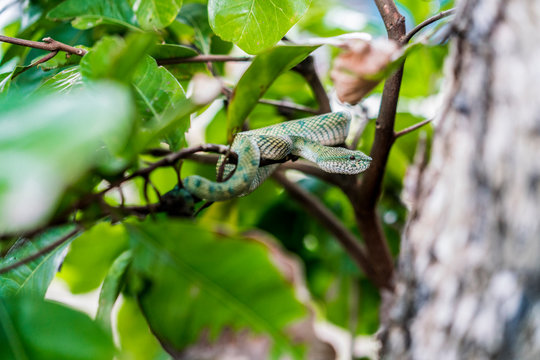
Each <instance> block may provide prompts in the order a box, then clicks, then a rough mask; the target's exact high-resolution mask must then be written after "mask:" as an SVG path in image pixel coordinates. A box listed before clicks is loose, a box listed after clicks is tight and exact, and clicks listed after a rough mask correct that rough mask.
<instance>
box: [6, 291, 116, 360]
mask: <svg viewBox="0 0 540 360" xmlns="http://www.w3.org/2000/svg"><path fill="white" fill-rule="evenodd" d="M114 353H115V350H114V346H113V342H112V339H111V338H110V336H108V335H107V333H106V332H105V331H104V330H103V329H101V327H100V326H98V325H97V324H96V323H95V322H94V321H92V320H91V319H90V318H89V317H88V315H86V314H83V313H80V312H78V311H75V310H73V309H70V308H68V307H65V306H62V305H60V304H57V303H53V302H49V301H43V300H38V299H35V298H26V297H21V296H17V297H9V298H1V297H0V358H1V359H3V360H12V359H13V360H15V359H16V360H21V359H55V360H64V359H65V360H85V359H88V360H95V359H101V360H106V359H112V358H113V356H114Z"/></svg>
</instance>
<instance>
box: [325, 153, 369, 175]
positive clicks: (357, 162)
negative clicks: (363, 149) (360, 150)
mask: <svg viewBox="0 0 540 360" xmlns="http://www.w3.org/2000/svg"><path fill="white" fill-rule="evenodd" d="M353 157H354V159H352V158H353ZM370 162H371V158H370V157H369V156H366V155H364V154H362V155H361V156H358V155H356V154H355V155H349V156H348V157H347V159H346V160H344V159H341V160H329V161H321V162H319V163H318V164H319V167H320V168H321V169H322V170H324V171H326V172H329V173H334V174H346V175H356V174H359V173H361V172H362V171H365V170H366V169H367V168H368V167H369V164H370Z"/></svg>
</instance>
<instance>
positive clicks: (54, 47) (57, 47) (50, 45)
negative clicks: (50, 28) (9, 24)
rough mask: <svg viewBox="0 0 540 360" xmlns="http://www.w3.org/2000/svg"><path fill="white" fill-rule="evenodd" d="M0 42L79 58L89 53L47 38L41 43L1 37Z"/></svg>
mask: <svg viewBox="0 0 540 360" xmlns="http://www.w3.org/2000/svg"><path fill="white" fill-rule="evenodd" d="M0 41H2V42H6V43H10V44H14V45H21V46H26V47H31V48H34V49H41V50H47V51H56V52H58V51H63V52H66V53H68V54H73V55H78V56H83V55H84V54H86V53H87V51H86V50H84V49H79V48H76V47H73V46H69V45H66V44H64V43H61V42H59V41H56V40H54V39H52V38H50V37H46V38H44V39H43V42H39V41H31V40H24V39H17V38H12V37H9V36H4V35H0Z"/></svg>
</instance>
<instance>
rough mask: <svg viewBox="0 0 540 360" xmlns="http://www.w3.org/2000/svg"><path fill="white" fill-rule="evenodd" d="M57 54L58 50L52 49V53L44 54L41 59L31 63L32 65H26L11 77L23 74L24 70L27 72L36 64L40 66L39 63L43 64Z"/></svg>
mask: <svg viewBox="0 0 540 360" xmlns="http://www.w3.org/2000/svg"><path fill="white" fill-rule="evenodd" d="M57 54H58V50H56V51H51V52H50V53H48V54H47V55H45V56H43V57H42V58H40V59H39V60H36V61H34V62H33V63H31V64H30V65H28V66H26V67H25V68H24V69H23V70H21V71H19V72H18V73H17V74H16V75H13V76H12V77H11V79H15V77H17V76H19V75H21V74H22V73H23V72H25V71H27V70H30V69H31V68H33V67H34V66H38V65H39V64H43V63H44V62H46V61H49V60H51V59H52V58H53V57H55V56H56V55H57Z"/></svg>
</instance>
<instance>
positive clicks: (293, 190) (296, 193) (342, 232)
mask: <svg viewBox="0 0 540 360" xmlns="http://www.w3.org/2000/svg"><path fill="white" fill-rule="evenodd" d="M272 177H273V178H274V179H275V180H276V181H277V182H278V183H280V184H281V185H282V186H283V187H284V188H285V190H287V192H288V193H289V194H290V195H291V197H292V198H293V199H295V200H296V201H298V203H299V204H301V205H302V206H303V207H304V208H305V210H306V211H307V212H309V213H310V214H311V215H312V216H313V217H315V218H316V219H317V220H319V221H320V222H321V224H322V225H323V226H324V227H325V228H326V229H327V230H328V231H329V232H330V233H331V234H332V235H334V236H335V237H336V239H337V240H338V242H339V243H340V244H341V246H343V248H344V249H345V251H346V252H347V254H349V256H350V257H351V258H352V259H353V260H354V261H355V262H356V264H357V265H358V267H359V268H360V269H361V270H362V271H363V272H364V273H365V274H366V276H367V277H368V278H369V279H371V280H372V281H373V283H374V284H375V285H376V286H378V287H379V288H383V287H385V286H386V282H385V281H384V280H383V279H381V278H380V277H379V276H378V275H379V274H378V273H377V272H376V271H374V269H373V266H372V263H371V261H370V260H371V259H368V257H367V256H366V251H365V249H364V248H363V246H362V244H360V242H359V241H358V239H357V238H356V237H355V236H354V235H353V234H352V233H351V232H350V231H349V230H348V229H347V228H346V227H345V226H344V225H343V223H342V222H341V221H340V220H339V219H338V218H337V216H336V215H334V214H333V213H332V212H331V211H330V210H328V209H327V208H326V207H325V206H324V204H322V203H321V201H320V200H319V199H317V198H316V197H315V196H313V195H312V194H310V193H309V192H307V191H306V190H304V189H303V188H301V187H300V186H298V185H297V184H295V183H294V182H292V181H289V180H288V179H287V178H286V177H285V174H284V173H283V172H281V171H277V172H275V173H274V175H272Z"/></svg>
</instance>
